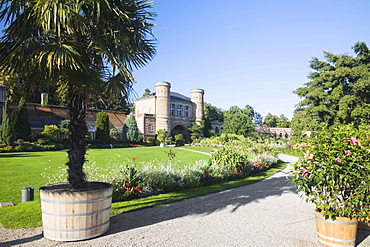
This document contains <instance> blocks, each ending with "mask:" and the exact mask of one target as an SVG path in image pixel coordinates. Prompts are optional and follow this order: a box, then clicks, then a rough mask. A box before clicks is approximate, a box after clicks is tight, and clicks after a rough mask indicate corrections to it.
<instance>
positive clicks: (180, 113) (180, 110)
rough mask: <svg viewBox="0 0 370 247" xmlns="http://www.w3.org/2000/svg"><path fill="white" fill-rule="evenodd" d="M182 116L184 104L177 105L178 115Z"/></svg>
mask: <svg viewBox="0 0 370 247" xmlns="http://www.w3.org/2000/svg"><path fill="white" fill-rule="evenodd" d="M181 116H182V105H177V112H176V117H181Z"/></svg>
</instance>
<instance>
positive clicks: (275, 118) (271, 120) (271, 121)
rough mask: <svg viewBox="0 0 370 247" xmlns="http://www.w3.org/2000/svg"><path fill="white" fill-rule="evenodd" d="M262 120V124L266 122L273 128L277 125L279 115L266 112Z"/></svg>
mask: <svg viewBox="0 0 370 247" xmlns="http://www.w3.org/2000/svg"><path fill="white" fill-rule="evenodd" d="M263 122H264V124H267V125H268V126H269V127H271V128H275V127H277V124H278V123H279V117H278V116H275V115H272V114H271V113H268V114H267V115H266V117H265V120H264V121H263Z"/></svg>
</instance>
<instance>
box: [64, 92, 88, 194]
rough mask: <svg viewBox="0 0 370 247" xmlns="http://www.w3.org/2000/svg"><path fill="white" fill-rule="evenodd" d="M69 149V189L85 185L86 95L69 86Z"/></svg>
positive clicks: (76, 188)
mask: <svg viewBox="0 0 370 247" xmlns="http://www.w3.org/2000/svg"><path fill="white" fill-rule="evenodd" d="M69 89H70V90H69V92H68V93H69V102H68V109H69V119H70V123H69V127H68V128H69V145H70V148H69V151H68V152H67V153H68V162H67V166H68V181H69V184H70V190H78V189H81V188H84V187H86V175H85V173H84V172H83V164H84V163H85V154H86V145H85V134H86V130H87V127H86V121H85V119H86V95H85V93H83V92H79V91H78V90H74V89H72V88H71V87H70V88H69Z"/></svg>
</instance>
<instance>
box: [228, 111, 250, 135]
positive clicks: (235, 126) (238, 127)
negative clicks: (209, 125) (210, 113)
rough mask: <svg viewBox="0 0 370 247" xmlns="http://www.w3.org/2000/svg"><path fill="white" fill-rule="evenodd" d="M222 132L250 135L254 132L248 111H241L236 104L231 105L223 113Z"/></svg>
mask: <svg viewBox="0 0 370 247" xmlns="http://www.w3.org/2000/svg"><path fill="white" fill-rule="evenodd" d="M225 116H227V117H226V118H225V122H224V126H223V130H222V133H226V134H229V133H230V134H238V135H243V136H252V135H253V134H255V132H256V130H255V126H254V124H253V122H252V117H251V116H250V111H243V110H242V109H240V108H239V107H237V106H232V107H230V109H229V110H228V111H227V113H226V114H225Z"/></svg>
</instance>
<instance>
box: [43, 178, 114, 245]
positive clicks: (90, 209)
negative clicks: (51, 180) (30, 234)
mask: <svg viewBox="0 0 370 247" xmlns="http://www.w3.org/2000/svg"><path fill="white" fill-rule="evenodd" d="M68 187H69V185H68V184H66V183H63V184H54V185H47V186H43V187H41V188H40V199H41V210H42V224H43V228H44V231H43V232H44V237H45V238H48V239H51V240H57V241H77V240H85V239H89V238H94V237H97V236H100V235H102V234H104V233H105V232H106V231H108V228H109V221H110V208H111V202H112V191H113V186H112V185H111V184H108V183H101V182H89V189H87V190H85V191H73V192H71V191H68Z"/></svg>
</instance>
